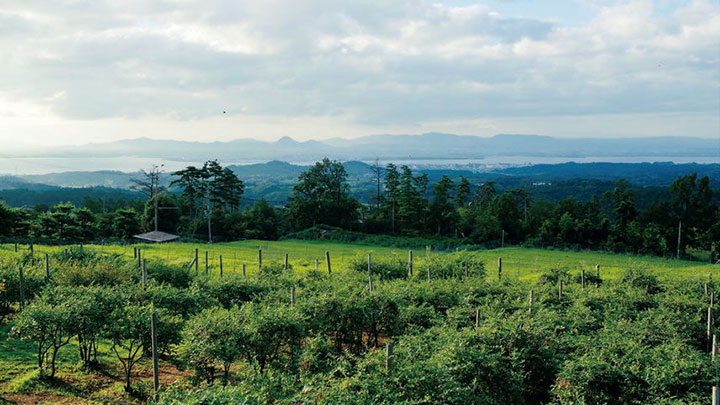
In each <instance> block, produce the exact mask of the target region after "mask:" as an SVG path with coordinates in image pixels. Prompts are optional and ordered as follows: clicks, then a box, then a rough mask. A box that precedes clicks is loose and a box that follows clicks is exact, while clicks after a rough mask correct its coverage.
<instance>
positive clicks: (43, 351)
mask: <svg viewBox="0 0 720 405" xmlns="http://www.w3.org/2000/svg"><path fill="white" fill-rule="evenodd" d="M71 315H72V314H71V313H70V311H69V310H68V307H67V306H66V305H64V304H62V303H60V302H57V300H55V299H54V297H53V296H52V294H51V293H48V294H46V295H44V296H42V297H41V298H39V299H37V300H35V301H33V302H32V303H31V304H30V305H29V306H28V307H26V308H25V309H24V310H23V311H22V312H21V313H20V314H19V315H18V316H17V318H16V319H15V325H14V326H13V328H12V330H11V336H13V337H16V338H19V339H22V340H29V341H32V342H34V343H36V344H37V362H38V363H37V364H38V368H39V369H40V372H41V373H42V372H43V371H44V370H45V369H46V368H47V367H50V378H51V379H53V378H55V360H56V359H57V353H58V351H59V350H60V348H62V347H63V346H65V345H67V344H68V343H70V338H71V337H72V336H73V334H72V332H71V326H72V323H73V317H72V316H71Z"/></svg>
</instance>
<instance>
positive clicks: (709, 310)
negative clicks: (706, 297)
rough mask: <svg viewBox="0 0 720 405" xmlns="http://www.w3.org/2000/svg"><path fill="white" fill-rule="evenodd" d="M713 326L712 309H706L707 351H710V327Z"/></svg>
mask: <svg viewBox="0 0 720 405" xmlns="http://www.w3.org/2000/svg"><path fill="white" fill-rule="evenodd" d="M712 324H713V310H712V307H708V310H707V350H708V351H710V349H711V345H712V326H713V325H712Z"/></svg>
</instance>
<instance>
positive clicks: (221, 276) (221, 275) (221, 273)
mask: <svg viewBox="0 0 720 405" xmlns="http://www.w3.org/2000/svg"><path fill="white" fill-rule="evenodd" d="M220 278H223V265H222V255H220Z"/></svg>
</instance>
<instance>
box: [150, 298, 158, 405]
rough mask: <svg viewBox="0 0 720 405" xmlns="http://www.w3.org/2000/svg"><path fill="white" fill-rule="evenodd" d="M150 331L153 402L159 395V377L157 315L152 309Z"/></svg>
mask: <svg viewBox="0 0 720 405" xmlns="http://www.w3.org/2000/svg"><path fill="white" fill-rule="evenodd" d="M150 329H151V330H150V334H151V336H152V362H153V388H154V389H155V400H156V401H157V400H158V398H159V395H160V376H159V375H158V374H159V371H158V356H157V346H158V343H157V313H156V312H155V310H154V309H153V312H152V317H151V320H150Z"/></svg>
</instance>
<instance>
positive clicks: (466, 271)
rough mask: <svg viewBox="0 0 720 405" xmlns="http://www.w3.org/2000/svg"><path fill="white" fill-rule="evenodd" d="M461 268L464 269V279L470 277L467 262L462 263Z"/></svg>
mask: <svg viewBox="0 0 720 405" xmlns="http://www.w3.org/2000/svg"><path fill="white" fill-rule="evenodd" d="M463 267H465V278H466V279H467V278H468V277H469V276H470V269H469V266H468V264H467V262H465V263H463Z"/></svg>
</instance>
